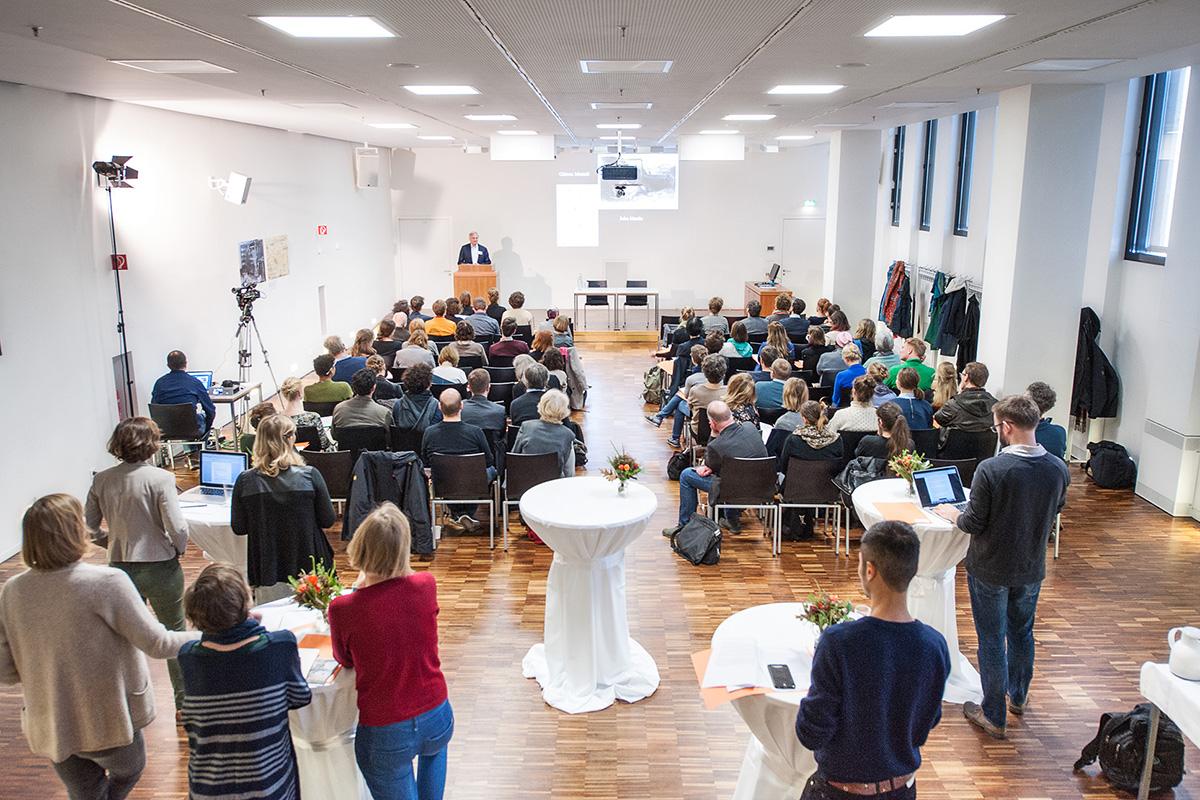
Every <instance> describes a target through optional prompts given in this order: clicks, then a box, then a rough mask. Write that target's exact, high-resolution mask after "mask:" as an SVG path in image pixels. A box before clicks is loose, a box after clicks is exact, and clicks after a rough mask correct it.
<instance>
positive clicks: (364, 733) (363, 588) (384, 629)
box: [329, 503, 454, 800]
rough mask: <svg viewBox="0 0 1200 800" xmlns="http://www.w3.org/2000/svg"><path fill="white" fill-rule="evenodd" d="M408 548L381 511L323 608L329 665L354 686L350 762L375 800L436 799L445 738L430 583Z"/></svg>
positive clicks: (398, 522) (392, 514)
mask: <svg viewBox="0 0 1200 800" xmlns="http://www.w3.org/2000/svg"><path fill="white" fill-rule="evenodd" d="M411 549H412V531H411V529H410V528H409V524H408V518H407V517H405V516H404V514H403V513H402V512H401V511H400V509H398V508H396V506H395V505H393V504H392V503H383V504H381V505H380V506H379V507H378V508H376V509H375V510H374V511H372V512H371V513H370V514H368V515H367V517H366V519H364V520H363V522H362V524H361V525H359V527H358V530H357V531H355V532H354V538H353V539H352V540H351V541H350V545H349V547H348V548H347V550H348V554H349V556H350V565H351V566H352V567H354V568H355V569H357V570H358V579H357V580H356V581H355V582H354V583H355V586H356V587H357V590H356V591H354V592H351V593H348V594H343V595H342V596H341V597H337V598H334V600H333V602H331V603H330V604H329V635H330V638H332V639H333V657H334V658H336V659H337V661H338V663H339V664H341V665H342V666H344V667H346V668H347V669H350V670H353V672H352V674H353V675H354V682H355V685H356V686H357V688H358V730H357V732H356V733H355V737H354V753H355V758H356V760H357V761H358V768H359V771H361V772H362V776H363V780H364V781H366V784H367V788H368V790H369V791H370V793H371V796H372V797H375V798H378V799H379V800H383V798H420V800H432V799H433V798H440V797H441V796H442V793H443V791H444V789H445V785H446V747H447V745H448V744H449V743H450V737H451V736H453V735H454V712H453V711H452V710H451V709H450V701H449V700H448V699H447V694H446V679H445V678H444V677H443V676H442V668H441V662H440V661H439V660H438V621H437V618H438V601H437V583H436V582H435V579H434V577H433V574H432V573H430V572H414V571H413V569H412V567H411V566H410V562H409V559H410V551H411ZM414 759H416V761H417V777H416V778H414V776H413V760H414Z"/></svg>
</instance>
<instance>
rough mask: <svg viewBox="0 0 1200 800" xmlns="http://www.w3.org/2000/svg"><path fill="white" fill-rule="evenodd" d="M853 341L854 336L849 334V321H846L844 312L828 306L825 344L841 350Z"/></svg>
mask: <svg viewBox="0 0 1200 800" xmlns="http://www.w3.org/2000/svg"><path fill="white" fill-rule="evenodd" d="M853 341H854V335H853V334H851V333H850V320H848V319H846V314H845V312H843V311H842V310H841V309H840V308H838V307H837V306H830V307H829V330H828V331H826V332H825V344H831V345H833V346H834V347H837V348H843V347H845V346H846V345H848V344H850V343H851V342H853Z"/></svg>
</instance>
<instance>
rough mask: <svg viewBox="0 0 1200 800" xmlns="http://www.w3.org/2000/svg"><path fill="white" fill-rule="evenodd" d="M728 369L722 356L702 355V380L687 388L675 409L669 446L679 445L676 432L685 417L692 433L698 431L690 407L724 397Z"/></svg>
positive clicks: (696, 422) (693, 407)
mask: <svg viewBox="0 0 1200 800" xmlns="http://www.w3.org/2000/svg"><path fill="white" fill-rule="evenodd" d="M728 370H729V362H727V361H726V360H725V358H724V357H723V356H720V355H717V354H716V353H707V354H706V355H705V356H704V360H703V361H702V362H701V363H700V373H701V374H702V375H703V376H704V380H703V382H696V383H694V384H692V385H691V386H690V387H689V388H688V390H687V393H686V395H685V396H684V400H685V401H686V402H685V404H684V405H683V406H681V407H680V408H679V409H678V410H676V412H675V424H674V425H673V426H672V429H671V438H669V439H667V444H668V445H669V446H671V447H678V446H679V435H678V434H679V433H682V432H683V422H684V420H685V418H687V417H689V416H690V418H691V420H692V433H693V434H695V433H697V432H698V431H699V420H698V418H697V416H696V414H695V413H692V409H697V408H706V407H707V406H708V404H709V403H711V402H712V401H714V400H723V399H724V397H725V390H726V387H725V384H724V380H725V376H726V374H727V373H728ZM676 431H678V433H676Z"/></svg>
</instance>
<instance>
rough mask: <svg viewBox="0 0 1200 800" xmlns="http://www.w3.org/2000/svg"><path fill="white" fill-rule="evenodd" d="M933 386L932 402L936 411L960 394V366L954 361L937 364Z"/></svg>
mask: <svg viewBox="0 0 1200 800" xmlns="http://www.w3.org/2000/svg"><path fill="white" fill-rule="evenodd" d="M931 388H932V390H933V396H932V398H931V400H930V403H931V405H932V406H933V410H934V411H940V410H941V408H942V406H944V405H946V403H948V402H950V400H951V399H952V398H954V397H955V396H956V395H957V394H958V367H956V366H955V364H954V362H953V361H943V362H941V363H940V364H938V365H937V367H936V368H935V370H934V374H933V383H932V384H931Z"/></svg>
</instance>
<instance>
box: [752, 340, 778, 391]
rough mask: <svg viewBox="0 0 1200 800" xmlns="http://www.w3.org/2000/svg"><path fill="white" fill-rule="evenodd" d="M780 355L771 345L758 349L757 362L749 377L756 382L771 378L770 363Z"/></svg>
mask: <svg viewBox="0 0 1200 800" xmlns="http://www.w3.org/2000/svg"><path fill="white" fill-rule="evenodd" d="M780 358H782V356H781V355H780V353H779V351H778V350H776V349H775V348H774V347H773V346H772V345H767V346H766V347H763V348H762V349H761V350H759V351H758V364H757V365H756V366H755V368H754V372H751V373H750V377H751V378H753V379H754V380H755V382H756V383H762V382H764V381H769V380H771V365H772V364H774V363H775V362H776V361H778V360H779V359H780Z"/></svg>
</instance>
